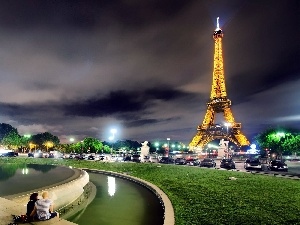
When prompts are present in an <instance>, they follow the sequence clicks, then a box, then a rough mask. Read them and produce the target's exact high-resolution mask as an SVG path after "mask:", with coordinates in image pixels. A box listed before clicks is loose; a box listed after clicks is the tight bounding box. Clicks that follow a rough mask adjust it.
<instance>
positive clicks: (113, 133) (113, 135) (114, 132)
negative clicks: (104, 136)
mask: <svg viewBox="0 0 300 225" xmlns="http://www.w3.org/2000/svg"><path fill="white" fill-rule="evenodd" d="M110 133H111V134H112V136H110V137H109V138H108V139H109V140H110V141H111V142H112V145H111V152H110V154H112V152H113V150H114V142H113V141H114V139H115V134H116V133H117V129H111V130H110Z"/></svg>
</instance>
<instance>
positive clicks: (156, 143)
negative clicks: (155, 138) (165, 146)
mask: <svg viewBox="0 0 300 225" xmlns="http://www.w3.org/2000/svg"><path fill="white" fill-rule="evenodd" d="M154 145H155V147H156V151H157V150H158V146H159V143H158V142H155V144H154Z"/></svg>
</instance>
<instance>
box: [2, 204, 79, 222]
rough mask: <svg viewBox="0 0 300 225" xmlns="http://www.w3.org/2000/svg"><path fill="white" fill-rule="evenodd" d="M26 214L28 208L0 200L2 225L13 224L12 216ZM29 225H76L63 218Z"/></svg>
mask: <svg viewBox="0 0 300 225" xmlns="http://www.w3.org/2000/svg"><path fill="white" fill-rule="evenodd" d="M25 212H26V206H22V205H20V204H18V203H16V202H13V201H10V200H7V199H5V198H0V225H8V224H9V223H12V222H13V217H12V215H22V214H25ZM27 224H31V225H32V224H34V225H38V224H40V225H50V224H51V225H76V224H75V223H72V222H69V221H67V220H64V219H61V218H53V219H51V220H47V221H36V222H31V223H27Z"/></svg>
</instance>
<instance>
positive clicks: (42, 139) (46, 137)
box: [31, 132, 59, 149]
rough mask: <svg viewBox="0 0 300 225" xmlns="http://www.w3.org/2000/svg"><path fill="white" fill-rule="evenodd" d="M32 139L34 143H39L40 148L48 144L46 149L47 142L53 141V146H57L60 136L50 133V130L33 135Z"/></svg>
mask: <svg viewBox="0 0 300 225" xmlns="http://www.w3.org/2000/svg"><path fill="white" fill-rule="evenodd" d="M31 141H32V142H33V144H35V145H37V147H38V148H43V146H46V147H45V148H46V149H47V145H46V143H50V142H51V143H52V144H53V145H52V146H57V145H58V144H59V139H58V137H57V136H54V135H52V134H50V133H49V132H45V133H40V134H36V135H32V137H31ZM48 147H49V145H48Z"/></svg>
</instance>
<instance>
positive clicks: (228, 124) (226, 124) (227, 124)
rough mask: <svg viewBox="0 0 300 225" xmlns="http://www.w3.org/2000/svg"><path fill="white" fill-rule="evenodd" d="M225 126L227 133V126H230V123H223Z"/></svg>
mask: <svg viewBox="0 0 300 225" xmlns="http://www.w3.org/2000/svg"><path fill="white" fill-rule="evenodd" d="M224 125H225V127H226V134H227V135H228V127H231V123H224Z"/></svg>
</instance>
